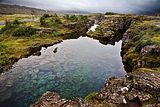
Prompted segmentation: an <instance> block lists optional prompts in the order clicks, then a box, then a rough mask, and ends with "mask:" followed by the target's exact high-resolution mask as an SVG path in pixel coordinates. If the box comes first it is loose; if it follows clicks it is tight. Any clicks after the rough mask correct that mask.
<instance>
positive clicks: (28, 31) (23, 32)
mask: <svg viewBox="0 0 160 107" xmlns="http://www.w3.org/2000/svg"><path fill="white" fill-rule="evenodd" d="M35 33H36V30H35V29H34V28H32V27H31V26H29V27H20V28H18V29H17V30H15V31H14V32H13V33H12V36H26V37H30V36H32V35H34V34H35Z"/></svg>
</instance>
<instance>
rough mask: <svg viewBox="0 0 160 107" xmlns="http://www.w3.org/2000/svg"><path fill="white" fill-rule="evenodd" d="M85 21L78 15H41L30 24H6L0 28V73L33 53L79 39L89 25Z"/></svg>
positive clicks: (84, 18) (86, 18) (85, 17)
mask: <svg viewBox="0 0 160 107" xmlns="http://www.w3.org/2000/svg"><path fill="white" fill-rule="evenodd" d="M12 19H13V18H12ZM88 20H89V19H88V16H82V15H77V16H75V15H71V16H69V15H68V16H67V15H66V16H57V15H56V14H55V15H48V14H45V15H44V16H42V17H41V18H40V20H37V21H33V22H20V21H18V20H17V19H15V20H14V21H11V22H10V21H8V22H7V24H6V25H5V26H3V27H2V28H1V29H0V37H1V38H0V42H1V43H0V72H1V73H2V72H3V71H7V70H8V69H9V68H10V67H11V66H12V65H13V63H15V62H16V61H18V60H19V59H21V58H24V57H28V56H30V55H33V54H36V53H37V52H38V51H40V50H41V47H47V46H52V45H54V44H56V43H59V42H62V41H63V40H64V39H69V38H77V37H79V36H81V35H82V34H84V33H85V32H87V30H88V28H89V26H91V25H90V24H91V22H90V21H88Z"/></svg>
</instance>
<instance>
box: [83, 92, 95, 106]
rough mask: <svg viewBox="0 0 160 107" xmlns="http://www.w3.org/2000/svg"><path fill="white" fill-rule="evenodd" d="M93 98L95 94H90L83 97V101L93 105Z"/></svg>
mask: <svg viewBox="0 0 160 107" xmlns="http://www.w3.org/2000/svg"><path fill="white" fill-rule="evenodd" d="M95 96H96V92H92V93H90V94H89V95H87V96H86V97H85V101H88V102H92V103H93V102H95Z"/></svg>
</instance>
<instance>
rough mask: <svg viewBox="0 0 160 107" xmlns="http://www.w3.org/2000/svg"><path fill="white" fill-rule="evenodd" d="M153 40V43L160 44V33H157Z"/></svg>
mask: <svg viewBox="0 0 160 107" xmlns="http://www.w3.org/2000/svg"><path fill="white" fill-rule="evenodd" d="M151 41H152V42H153V43H155V44H156V45H159V46H160V35H156V36H154V37H152V38H151Z"/></svg>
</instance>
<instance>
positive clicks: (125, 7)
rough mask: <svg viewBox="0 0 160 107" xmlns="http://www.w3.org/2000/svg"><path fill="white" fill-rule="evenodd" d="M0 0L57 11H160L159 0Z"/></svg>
mask: <svg viewBox="0 0 160 107" xmlns="http://www.w3.org/2000/svg"><path fill="white" fill-rule="evenodd" d="M0 2H3V3H10V4H18V5H24V6H30V7H36V8H42V9H48V10H58V11H87V12H106V11H113V12H123V13H147V12H148V13H155V12H160V0H134V1H131V0H1V1H0Z"/></svg>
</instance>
